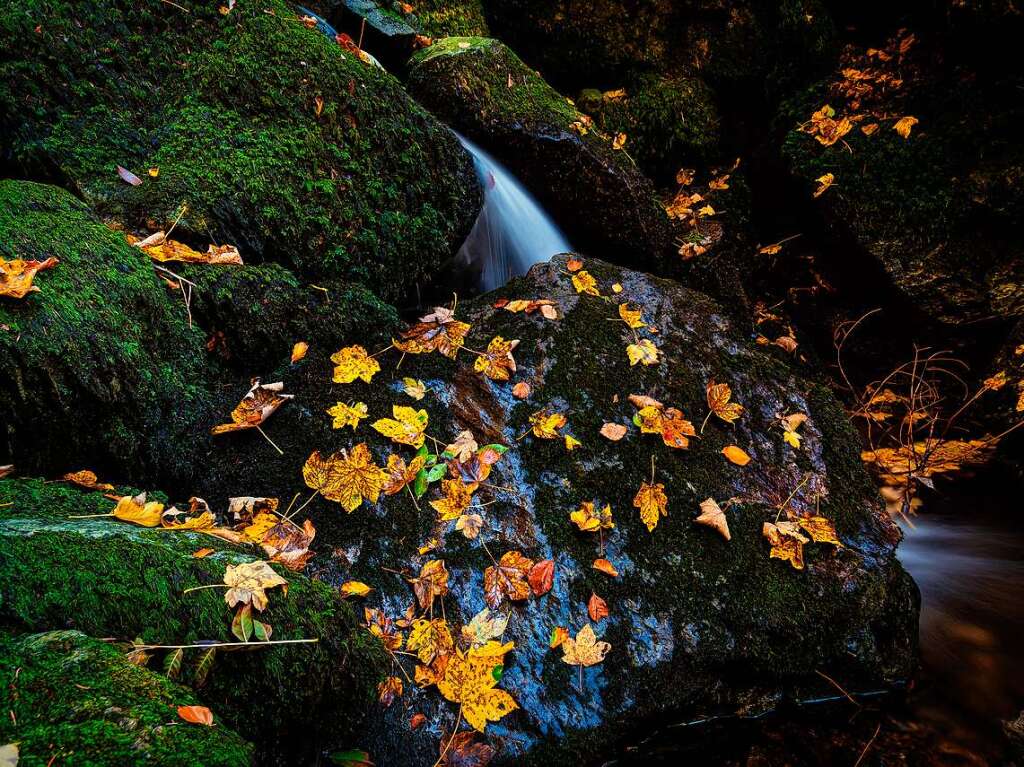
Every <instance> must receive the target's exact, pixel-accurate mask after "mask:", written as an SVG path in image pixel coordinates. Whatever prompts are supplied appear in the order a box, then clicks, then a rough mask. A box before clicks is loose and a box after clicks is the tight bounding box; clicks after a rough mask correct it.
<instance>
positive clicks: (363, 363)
mask: <svg viewBox="0 0 1024 767" xmlns="http://www.w3.org/2000/svg"><path fill="white" fill-rule="evenodd" d="M331 362H333V363H334V365H335V367H334V376H333V378H332V380H333V381H334V383H340V384H347V383H352V382H353V381H355V380H356V379H357V378H359V379H361V380H363V381H365V382H366V383H370V381H371V380H372V379H373V376H374V374H376V373H377V372H378V371H379V370H380V363H379V362H377V360H375V359H374V358H373V357H371V356H370V355H369V354H368V353H367V351H366V349H365V348H363V347H362V346H360V345H359V344H354V345H353V346H346V347H345V348H344V349H339V350H338V351H336V352H335V353H334V354H332V355H331Z"/></svg>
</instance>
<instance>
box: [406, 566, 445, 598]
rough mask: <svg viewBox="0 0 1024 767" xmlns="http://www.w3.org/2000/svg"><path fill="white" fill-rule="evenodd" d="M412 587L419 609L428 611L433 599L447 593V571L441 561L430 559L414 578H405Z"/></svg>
mask: <svg viewBox="0 0 1024 767" xmlns="http://www.w3.org/2000/svg"><path fill="white" fill-rule="evenodd" d="M406 580H407V581H409V583H410V584H411V585H412V590H413V592H414V593H415V594H416V600H417V601H418V602H419V603H420V608H421V609H423V610H429V609H430V606H431V605H432V604H433V603H434V598H435V597H443V596H444V595H445V594H447V593H448V570H447V569H446V568H445V566H444V560H443V559H431V560H430V561H429V562H427V563H426V564H425V565H423V567H422V568H420V574H419V576H418V577H416V578H406Z"/></svg>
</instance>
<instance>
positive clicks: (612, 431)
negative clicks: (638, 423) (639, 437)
mask: <svg viewBox="0 0 1024 767" xmlns="http://www.w3.org/2000/svg"><path fill="white" fill-rule="evenodd" d="M601 436H602V437H606V438H607V439H610V440H611V441H612V442H618V441H619V440H620V439H622V438H623V437H625V436H626V427H625V426H623V425H622V424H621V423H606V424H605V425H604V426H602V427H601Z"/></svg>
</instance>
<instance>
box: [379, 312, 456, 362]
mask: <svg viewBox="0 0 1024 767" xmlns="http://www.w3.org/2000/svg"><path fill="white" fill-rule="evenodd" d="M469 328H470V326H469V324H468V323H465V322H460V321H459V320H457V319H455V312H453V311H452V310H451V309H446V308H445V307H442V306H439V307H436V308H435V309H434V311H433V312H432V313H430V314H428V315H426V316H425V317H421V318H420V321H419V322H418V323H417V324H415V325H413V326H412V327H411V328H409V329H408V330H406V331H404V332H403V333H402V338H403V339H404V340H402V341H392V343H393V345H394V347H395V348H396V349H398V350H399V351H401V352H404V353H406V354H425V353H427V352H434V351H436V352H439V353H441V354H443V355H444V356H445V357H449V358H451V359H455V357H456V355H457V354H458V353H459V349H461V348H462V345H463V343H465V340H466V334H467V333H468V332H469Z"/></svg>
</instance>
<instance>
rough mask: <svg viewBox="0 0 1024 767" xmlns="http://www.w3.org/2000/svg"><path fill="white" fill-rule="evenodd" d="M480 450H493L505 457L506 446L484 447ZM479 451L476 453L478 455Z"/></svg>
mask: <svg viewBox="0 0 1024 767" xmlns="http://www.w3.org/2000/svg"><path fill="white" fill-rule="evenodd" d="M480 450H493V451H494V452H495V453H497V454H498V455H505V453H507V452H508V446H507V445H497V444H495V445H484V446H483V447H482V448H480ZM480 450H478V451H477V452H478V453H479V452H480Z"/></svg>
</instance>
